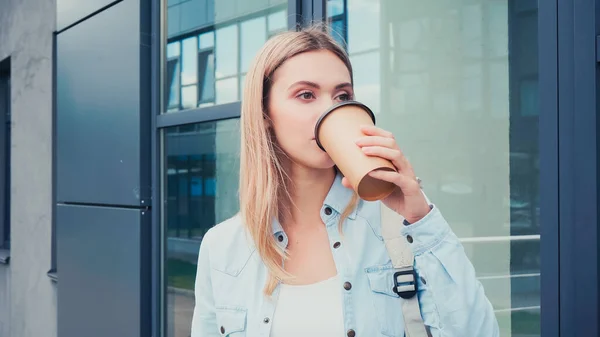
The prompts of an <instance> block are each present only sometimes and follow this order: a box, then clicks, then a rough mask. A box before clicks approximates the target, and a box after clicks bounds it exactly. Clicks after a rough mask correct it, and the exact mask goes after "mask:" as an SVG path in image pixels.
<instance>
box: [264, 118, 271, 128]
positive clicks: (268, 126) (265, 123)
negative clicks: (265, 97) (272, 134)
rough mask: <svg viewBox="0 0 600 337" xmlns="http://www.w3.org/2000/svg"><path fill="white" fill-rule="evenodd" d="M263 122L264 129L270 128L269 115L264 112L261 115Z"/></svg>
mask: <svg viewBox="0 0 600 337" xmlns="http://www.w3.org/2000/svg"><path fill="white" fill-rule="evenodd" d="M263 124H264V126H265V129H267V130H268V129H270V128H271V118H269V116H267V115H266V114H265V115H263Z"/></svg>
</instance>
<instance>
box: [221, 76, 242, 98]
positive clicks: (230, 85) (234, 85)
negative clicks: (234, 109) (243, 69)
mask: <svg viewBox="0 0 600 337" xmlns="http://www.w3.org/2000/svg"><path fill="white" fill-rule="evenodd" d="M216 88H217V104H225V103H231V102H235V101H237V100H238V79H237V77H233V78H229V79H226V80H218V81H217V85H216Z"/></svg>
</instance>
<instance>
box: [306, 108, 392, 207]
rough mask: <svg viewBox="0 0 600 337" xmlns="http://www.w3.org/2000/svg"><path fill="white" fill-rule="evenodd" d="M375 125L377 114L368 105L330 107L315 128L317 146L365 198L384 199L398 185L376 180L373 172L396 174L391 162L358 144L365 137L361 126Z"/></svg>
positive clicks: (370, 199)
mask: <svg viewBox="0 0 600 337" xmlns="http://www.w3.org/2000/svg"><path fill="white" fill-rule="evenodd" d="M369 124H370V125H375V115H374V114H373V112H372V111H371V109H369V108H368V107H367V106H366V105H364V104H362V103H359V102H356V101H344V102H341V103H338V104H336V105H334V106H333V107H331V108H329V109H328V110H327V111H325V113H323V114H322V115H321V117H320V118H319V120H318V121H317V125H316V126H315V139H316V141H317V145H319V147H320V148H321V149H322V150H323V151H325V152H327V154H329V156H330V157H331V159H332V160H333V162H334V163H335V164H336V165H337V167H338V169H339V170H340V171H341V172H342V174H343V175H344V176H345V177H346V178H347V179H348V180H349V181H350V184H351V185H352V187H353V188H354V190H355V191H356V193H358V195H359V196H360V198H361V199H363V200H367V201H375V200H381V199H383V198H385V197H387V196H388V195H390V193H392V191H393V190H394V189H395V188H396V185H394V184H392V183H390V182H387V181H383V180H379V179H375V178H373V177H371V176H369V175H368V174H369V172H371V171H375V170H387V171H396V168H395V167H394V165H393V164H392V163H391V162H390V161H389V160H387V159H383V158H379V157H374V156H367V155H366V154H364V153H363V151H362V150H361V148H360V147H359V146H358V145H356V140H357V139H358V138H360V137H364V136H365V134H364V133H363V132H362V131H361V130H360V126H361V125H369Z"/></svg>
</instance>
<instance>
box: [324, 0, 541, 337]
mask: <svg viewBox="0 0 600 337" xmlns="http://www.w3.org/2000/svg"><path fill="white" fill-rule="evenodd" d="M340 3H342V4H343V5H341V4H340ZM522 3H523V2H521V1H517V0H501V1H492V2H490V1H485V0H474V1H469V2H464V1H458V0H451V1H446V2H429V3H427V4H424V3H422V2H414V3H411V2H397V1H393V0H343V1H342V0H338V1H333V0H330V1H328V7H327V8H328V13H327V14H328V17H329V21H330V22H331V24H332V26H333V28H334V30H335V31H336V32H339V31H343V32H345V33H346V34H347V41H348V45H347V46H346V49H347V50H348V52H349V54H350V59H351V61H352V63H353V68H354V71H355V92H356V96H357V99H358V100H359V101H363V102H365V103H367V104H368V105H369V106H371V107H372V108H373V110H374V111H376V112H377V113H378V124H380V125H384V126H385V127H386V128H388V129H389V130H390V131H392V132H393V133H394V134H395V135H396V136H397V139H398V141H399V143H400V146H401V147H402V149H403V152H404V153H405V155H406V156H407V157H408V158H409V160H410V161H411V163H412V164H413V166H414V167H415V169H416V170H417V171H418V172H419V176H420V177H422V178H423V180H424V181H426V182H427V183H426V184H425V190H426V192H427V194H428V196H429V197H430V198H431V199H432V200H433V201H434V202H436V204H437V205H438V206H439V207H440V208H441V209H442V210H443V212H444V215H445V217H446V219H447V220H448V221H449V222H450V223H451V224H452V227H453V230H454V231H455V232H456V234H457V235H458V236H459V237H460V238H461V240H463V244H464V247H465V251H466V252H467V254H468V256H469V257H470V259H471V261H472V262H473V264H474V266H475V268H476V271H477V275H478V277H479V279H480V280H481V282H482V284H483V285H484V287H485V289H486V294H487V295H488V297H489V298H490V300H491V302H492V304H493V305H494V308H495V310H496V315H497V317H498V320H499V323H500V328H501V335H502V336H513V337H517V336H518V337H521V336H539V335H540V246H539V243H540V235H539V234H540V223H539V184H538V182H539V150H538V122H539V119H538V116H539V102H538V100H537V97H538V63H537V62H538V50H537V42H538V41H537V40H538V37H537V15H538V14H537V8H536V5H535V4H536V3H535V1H528V2H527V3H528V6H529V7H528V8H527V9H526V10H519V8H520V7H522V6H524V5H522ZM340 11H341V12H340ZM345 11H347V12H345ZM383 27H385V29H383ZM336 38H337V37H336ZM509 41H510V49H509Z"/></svg>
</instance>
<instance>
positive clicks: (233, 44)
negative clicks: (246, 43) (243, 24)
mask: <svg viewBox="0 0 600 337" xmlns="http://www.w3.org/2000/svg"><path fill="white" fill-rule="evenodd" d="M237 32H238V30H237V26H236V25H231V26H228V27H224V28H219V29H217V42H216V44H217V46H216V54H217V56H216V57H217V60H218V61H217V71H216V77H217V78H223V77H227V76H231V75H235V74H237V72H238V64H237V59H238V35H237Z"/></svg>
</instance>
